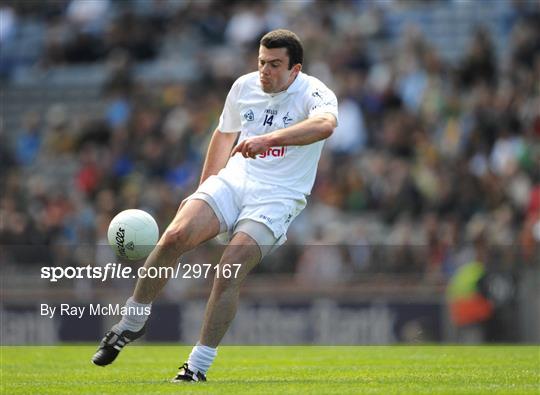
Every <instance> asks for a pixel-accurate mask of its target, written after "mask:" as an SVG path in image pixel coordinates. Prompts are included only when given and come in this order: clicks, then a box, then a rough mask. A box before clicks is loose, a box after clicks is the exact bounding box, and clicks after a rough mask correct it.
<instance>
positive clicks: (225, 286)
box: [199, 232, 261, 348]
mask: <svg viewBox="0 0 540 395" xmlns="http://www.w3.org/2000/svg"><path fill="white" fill-rule="evenodd" d="M260 260H261V251H260V248H259V246H258V245H257V243H256V242H255V240H253V239H252V238H251V236H249V235H247V234H245V233H243V232H238V233H236V234H235V235H234V237H233V239H232V240H231V242H230V243H229V245H228V246H227V248H226V249H225V251H224V252H223V256H222V257H221V260H220V262H219V268H220V269H219V270H220V272H219V277H218V273H216V276H214V284H213V286H212V293H211V294H210V298H209V299H208V303H207V305H206V312H205V315H204V321H203V326H202V329H201V335H200V339H199V342H200V343H201V344H204V345H206V346H209V347H214V348H215V347H217V346H218V344H219V343H220V342H221V339H223V336H225V333H226V332H227V329H229V326H230V324H231V322H232V320H233V318H234V316H235V314H236V308H237V305H238V297H239V294H240V285H241V284H242V282H243V281H244V279H245V278H246V276H247V275H248V273H249V272H250V271H251V270H252V269H253V268H254V267H255V266H256V265H257V263H259V261H260ZM233 264H240V265H241V266H240V270H238V275H237V276H236V277H233V276H234V274H235V268H236V267H235V266H232V265H233ZM226 265H229V268H230V269H231V272H232V275H231V278H225V276H224V275H223V267H226Z"/></svg>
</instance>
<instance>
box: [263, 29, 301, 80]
mask: <svg viewBox="0 0 540 395" xmlns="http://www.w3.org/2000/svg"><path fill="white" fill-rule="evenodd" d="M260 44H261V45H262V46H263V47H266V48H269V49H270V48H286V49H287V54H288V55H289V70H290V69H291V68H292V67H293V66H294V65H295V64H298V63H300V64H302V63H303V62H304V47H303V46H302V42H301V41H300V39H299V38H298V36H297V35H296V34H294V33H293V32H291V31H290V30H285V29H278V30H272V31H271V32H268V33H266V34H265V35H264V36H263V38H261V42H260Z"/></svg>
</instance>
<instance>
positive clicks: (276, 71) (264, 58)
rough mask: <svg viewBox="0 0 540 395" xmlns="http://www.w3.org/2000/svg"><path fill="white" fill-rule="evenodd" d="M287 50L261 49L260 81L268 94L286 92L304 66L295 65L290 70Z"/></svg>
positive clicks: (262, 47)
mask: <svg viewBox="0 0 540 395" xmlns="http://www.w3.org/2000/svg"><path fill="white" fill-rule="evenodd" d="M288 68H289V55H287V48H271V49H270V48H266V47H264V46H262V45H261V46H260V47H259V79H260V81H261V87H262V90H263V91H264V92H266V93H278V92H281V91H284V90H285V89H287V88H288V87H289V85H290V84H292V82H293V81H294V78H295V77H296V76H297V75H298V73H299V72H300V69H301V68H302V65H300V64H295V65H294V66H293V67H292V68H291V69H290V70H289V69H288Z"/></svg>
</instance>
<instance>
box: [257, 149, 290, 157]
mask: <svg viewBox="0 0 540 395" xmlns="http://www.w3.org/2000/svg"><path fill="white" fill-rule="evenodd" d="M267 156H273V157H276V158H279V157H284V156H285V147H275V148H268V150H267V151H266V152H263V153H262V154H259V158H266V157H267Z"/></svg>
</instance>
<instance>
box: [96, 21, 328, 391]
mask: <svg viewBox="0 0 540 395" xmlns="http://www.w3.org/2000/svg"><path fill="white" fill-rule="evenodd" d="M302 63H303V47H302V43H301V42H300V40H299V39H298V37H297V36H296V34H294V33H293V32H291V31H288V30H283V29H280V30H275V31H271V32H269V33H267V34H266V35H265V36H264V37H263V38H262V39H261V41H260V47H259V66H258V69H259V70H258V72H253V73H249V74H246V75H244V76H242V77H240V78H238V79H237V80H236V82H235V83H234V84H233V86H232V88H231V90H230V92H229V94H228V96H227V99H226V101H225V106H224V109H223V113H222V114H221V117H220V119H219V125H218V127H217V129H216V130H215V131H214V134H213V136H212V139H211V141H210V146H209V148H208V152H207V155H206V160H205V163H204V167H203V171H202V176H201V184H200V185H199V188H198V189H197V191H196V192H195V193H194V194H193V195H191V196H189V197H188V198H187V199H186V200H185V201H184V202H182V204H181V205H180V209H179V210H178V213H177V214H176V216H175V218H174V219H173V221H172V222H171V224H170V225H169V227H168V228H167V229H166V231H165V232H164V234H163V235H162V237H161V239H160V241H159V242H158V244H157V245H156V248H155V249H154V250H153V251H152V253H151V254H150V256H149V257H148V259H147V260H146V263H145V267H146V268H149V267H152V266H154V267H159V266H165V267H169V266H174V265H175V263H176V260H177V259H178V257H179V256H180V255H181V254H183V253H185V252H187V251H189V250H191V249H192V248H194V247H196V246H198V245H199V244H201V243H203V242H205V241H207V240H209V239H211V238H213V237H215V236H216V235H218V234H221V233H228V235H229V237H230V242H229V244H228V246H227V247H226V248H225V251H224V252H223V256H222V257H221V260H220V262H219V265H220V267H223V266H225V265H229V267H230V265H233V264H240V265H241V267H240V270H239V271H238V274H237V276H236V277H235V278H225V277H224V276H223V275H221V276H215V278H214V283H213V287H212V292H211V294H210V298H209V300H208V304H207V306H206V312H205V316H204V322H203V325H202V329H201V333H200V338H199V341H198V343H197V344H196V345H195V346H194V347H193V350H192V352H191V354H190V355H189V358H188V361H187V362H186V363H185V364H184V365H183V366H182V367H181V368H180V371H179V372H178V374H177V376H176V377H175V378H174V379H173V381H174V382H183V381H206V372H207V371H208V369H209V368H210V365H211V364H212V362H213V361H214V358H215V357H216V354H217V346H218V344H219V343H220V341H221V339H222V338H223V336H224V335H225V333H226V332H227V329H228V328H229V325H230V323H231V321H232V320H233V318H234V315H235V313H236V307H237V304H238V296H239V291H240V285H241V284H242V282H243V281H244V278H245V277H246V276H247V274H248V273H249V272H250V271H251V269H253V268H254V267H255V265H257V263H259V261H260V260H261V259H262V258H263V257H264V256H265V255H266V254H268V253H269V252H271V251H272V250H273V249H274V248H277V247H278V246H279V245H281V244H282V243H283V242H284V241H285V240H286V237H285V234H286V232H287V228H288V227H289V225H290V223H291V221H292V220H293V219H294V218H295V217H296V216H297V215H298V214H299V213H300V212H301V211H302V209H303V208H304V206H305V205H306V196H307V195H308V194H309V193H310V192H311V188H312V186H313V182H314V180H315V173H316V170H317V163H318V161H319V157H320V154H321V150H322V146H323V144H324V139H326V138H327V137H329V136H330V135H331V134H332V132H333V130H334V128H335V127H336V125H337V116H338V109H337V99H336V96H335V95H334V93H333V92H332V91H330V90H329V89H328V88H327V87H326V86H325V85H324V84H323V83H322V82H320V81H319V80H318V79H316V78H314V77H310V76H308V75H306V74H304V73H302V72H301V70H302ZM237 138H238V144H237V145H236V146H235V147H234V148H233V146H234V143H235V141H236V139H237ZM166 282H167V279H166V278H162V279H159V278H156V279H151V278H140V279H139V280H138V282H137V285H136V287H135V291H134V293H133V296H132V297H131V298H129V299H128V300H127V302H126V307H128V309H126V310H130V311H134V312H139V314H137V313H134V314H126V315H124V316H123V317H122V319H121V321H120V322H119V323H118V324H116V325H114V326H113V327H112V329H111V330H110V331H109V332H108V333H107V334H106V335H105V337H104V338H103V340H102V342H101V344H100V346H99V349H98V350H97V352H96V354H95V355H94V357H93V358H92V361H93V362H94V363H95V364H96V365H101V366H104V365H108V364H110V363H112V362H113V361H114V359H115V358H116V356H117V355H118V353H119V352H120V350H121V349H122V348H123V347H124V346H125V345H126V344H127V343H129V342H131V341H133V340H135V339H137V338H139V337H140V336H142V335H143V334H144V330H145V323H146V320H147V319H148V314H142V313H141V312H143V311H144V312H146V311H149V310H150V309H149V307H150V306H151V303H152V302H153V301H154V300H155V299H156V297H157V295H158V294H159V292H160V291H161V289H162V288H163V286H164V285H165V283H166Z"/></svg>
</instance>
